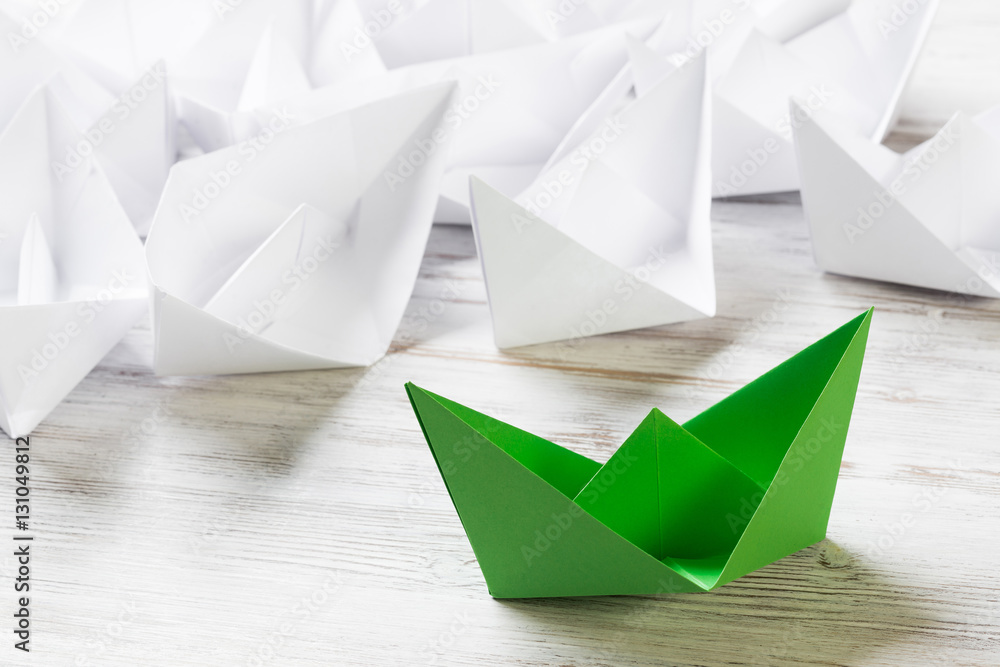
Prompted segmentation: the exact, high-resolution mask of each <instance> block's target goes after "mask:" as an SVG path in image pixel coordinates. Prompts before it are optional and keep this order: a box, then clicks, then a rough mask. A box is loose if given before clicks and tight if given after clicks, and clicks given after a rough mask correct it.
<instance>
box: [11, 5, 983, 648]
mask: <svg viewBox="0 0 1000 667" xmlns="http://www.w3.org/2000/svg"><path fill="white" fill-rule="evenodd" d="M998 30H1000V8H998V7H997V6H996V3H995V2H989V1H988V0H944V2H943V7H942V10H941V14H940V16H939V19H938V22H937V24H936V26H935V29H934V32H933V33H932V35H931V40H930V43H929V45H928V49H927V52H926V54H925V57H924V59H923V60H922V62H921V64H920V68H919V70H918V73H917V76H916V78H915V81H914V86H913V88H912V89H911V91H910V93H909V96H908V97H907V103H906V105H905V108H904V113H903V120H902V127H903V129H904V130H905V131H906V132H909V133H912V136H913V137H916V138H920V137H922V136H926V134H927V132H930V131H933V130H934V129H936V127H937V126H938V125H939V124H940V123H941V122H943V120H944V119H945V117H946V116H947V115H948V113H950V111H951V110H953V108H958V107H965V105H966V104H968V106H969V107H976V108H970V110H977V108H983V107H985V106H986V104H985V103H984V99H986V98H987V97H989V95H987V92H989V94H990V95H992V96H994V97H997V98H1000V82H998V76H997V72H998V71H1000V70H998V66H997V65H998V61H997V59H998V58H1000V50H998V49H997V36H998V34H1000V33H998ZM990 87H991V88H990ZM955 91H962V92H961V95H960V96H958V98H955V99H952V95H953V94H955V95H957V93H955ZM959 98H960V99H959ZM896 139H897V140H898V141H900V142H901V143H905V142H906V140H907V138H906V136H905V135H899V136H897V137H896ZM713 220H714V234H715V249H716V266H717V278H718V292H719V314H718V316H717V317H716V318H714V319H711V320H705V321H701V322H692V323H687V324H682V325H679V326H671V327H663V328H657V329H649V330H644V331H636V332H631V333H625V334H617V335H610V336H604V337H600V338H594V339H589V340H586V341H584V342H582V343H580V344H579V345H576V346H572V347H568V346H565V345H559V344H553V345H542V346H537V347H532V348H527V349H522V350H518V351H513V352H508V353H502V352H499V351H497V350H496V349H495V347H494V346H493V343H492V336H491V331H490V324H489V312H488V308H487V305H486V300H485V291H484V287H483V282H482V278H481V276H480V272H479V267H478V263H477V260H476V259H475V248H474V245H473V239H472V234H471V232H470V230H468V229H462V228H451V227H443V228H436V229H435V230H434V232H433V235H432V239H431V243H430V247H429V249H428V253H427V256H426V258H425V260H424V263H423V268H422V271H421V275H420V279H419V283H418V284H417V286H416V290H415V293H414V295H413V298H412V301H411V303H410V305H409V309H408V311H407V317H406V321H405V322H404V324H403V326H402V327H401V329H400V331H399V333H398V335H397V337H396V342H395V344H394V346H393V349H392V351H391V352H390V354H389V355H388V356H387V357H386V358H385V359H384V360H383V361H382V362H381V363H379V364H378V365H377V366H375V367H373V368H370V369H357V370H347V371H326V372H305V373H282V374H272V375H257V376H245V377H213V378H157V377H154V376H153V375H152V374H151V372H150V369H149V364H150V361H151V335H150V331H149V326H148V323H145V324H143V325H141V326H139V327H137V328H136V329H135V330H134V331H132V332H131V333H130V334H129V335H128V336H127V338H126V339H125V340H124V341H123V342H122V343H121V344H120V345H119V346H118V347H117V348H116V349H115V350H114V351H113V352H112V353H111V355H110V356H109V357H108V358H107V359H106V360H105V361H104V362H103V363H102V364H101V365H100V366H99V367H98V368H97V369H96V370H95V371H94V372H93V373H91V375H90V376H89V377H88V378H87V379H86V380H84V382H83V383H82V384H81V385H80V386H79V387H78V388H77V389H76V390H75V391H74V392H73V393H72V394H71V395H70V396H69V398H68V399H67V400H66V401H65V402H64V403H63V404H62V405H61V406H60V407H59V408H58V409H57V410H56V411H55V412H54V413H53V414H52V415H51V416H50V417H49V418H48V419H46V420H45V422H44V423H43V424H42V426H41V427H40V428H38V429H37V430H36V432H35V433H34V434H33V437H32V449H33V477H32V482H33V487H34V489H33V500H32V504H33V528H34V533H35V535H36V541H35V543H34V547H33V548H34V550H35V554H34V560H33V563H32V566H33V584H34V585H33V589H32V614H33V617H32V618H33V627H34V630H35V632H34V634H33V637H32V647H33V653H32V655H31V658H30V661H28V660H23V659H22V657H21V656H20V655H18V652H15V651H14V650H13V648H12V646H11V644H12V643H13V642H12V641H11V639H10V638H11V634H10V630H5V635H6V636H7V637H8V640H7V641H6V642H5V643H4V645H3V646H0V664H5V665H22V664H31V665H60V666H62V665H101V666H105V665H170V666H175V665H176V666H180V665H260V664H269V665H379V666H394V665H509V664H515V665H525V666H527V665H537V666H542V665H580V666H599V665H613V666H617V665H729V664H762V665H770V664H810V665H812V664H823V665H900V664H913V665H927V664H934V663H944V664H975V665H995V664H997V662H998V660H1000V583H998V578H997V554H998V550H1000V549H998V548H1000V531H998V526H1000V522H998V521H997V517H996V512H997V508H998V506H1000V420H998V418H1000V409H998V407H997V406H998V403H997V396H998V394H1000V345H998V340H1000V301H989V300H981V299H965V298H956V297H954V296H952V295H947V294H942V293H937V292H932V291H926V290H919V289H911V288H906V287H899V286H893V285H888V284H881V283H875V282H867V281H862V280H856V279H851V278H845V277H839V276H834V275H828V274H823V273H822V272H820V271H819V270H818V268H817V267H816V266H815V264H814V262H813V260H812V256H811V249H810V244H809V240H808V235H807V230H806V227H805V223H804V221H803V215H802V209H801V206H800V205H799V203H798V197H797V196H794V195H787V196H775V197H767V198H761V199H759V200H756V201H723V202H717V203H716V204H715V206H714V209H713ZM872 305H874V306H875V307H876V309H877V312H876V315H875V319H874V322H873V326H872V331H871V338H870V342H869V347H868V355H867V360H866V364H865V367H864V372H863V375H862V379H861V385H860V388H859V393H858V400H857V405H856V409H855V416H854V420H853V423H852V425H851V430H850V435H849V437H848V444H847V447H846V451H845V454H844V464H843V467H842V471H841V478H840V484H839V486H838V489H837V495H836V499H835V502H834V507H833V513H832V518H831V521H830V527H829V540H828V541H827V542H825V543H822V544H820V545H817V546H815V547H811V548H808V549H805V550H803V551H801V552H799V553H797V554H795V555H793V556H790V557H788V558H785V559H783V560H781V561H779V562H777V563H775V564H773V565H771V566H769V567H766V568H764V569H762V570H760V571H758V572H756V573H753V574H751V575H748V576H746V577H744V578H742V579H739V580H737V581H735V582H733V583H731V584H729V585H727V586H725V587H723V588H721V589H719V590H718V591H716V592H713V593H710V594H698V595H683V596H665V597H612V598H600V599H598V598H589V599H578V600H537V601H504V602H499V601H495V600H493V599H491V598H490V597H489V596H488V594H487V592H486V587H485V585H484V583H483V580H482V577H481V575H480V573H479V570H478V567H477V565H476V562H475V559H474V556H473V553H472V550H471V548H470V547H469V544H468V541H467V540H466V538H465V535H464V533H463V531H462V527H461V524H460V523H459V521H458V518H457V516H456V513H455V510H454V508H453V507H452V506H451V504H450V501H449V499H448V495H447V493H446V491H445V488H444V484H443V483H442V481H441V480H440V477H439V476H438V473H437V471H436V469H435V466H434V462H433V459H432V457H431V455H430V453H429V451H428V449H427V446H426V445H425V444H424V442H423V438H422V436H421V434H420V431H419V428H418V426H417V422H416V419H415V418H414V416H413V414H412V412H411V410H410V407H409V405H408V402H407V399H406V396H405V393H404V391H403V383H404V382H406V381H408V380H412V381H414V382H417V383H418V384H420V385H422V386H425V387H427V388H428V389H431V390H433V391H436V392H439V393H442V394H444V395H446V396H449V397H453V398H455V399H457V400H459V401H462V402H464V403H467V404H468V405H470V406H471V407H475V408H478V409H481V410H483V411H486V412H488V413H490V414H493V415H495V416H497V417H500V418H501V419H505V420H507V421H510V422H513V423H514V424H516V425H518V426H521V427H523V428H525V429H527V430H529V431H532V432H535V433H538V434H540V435H542V436H545V437H547V438H549V439H552V440H554V441H556V442H559V443H560V444H562V445H565V446H568V447H570V448H572V449H575V450H576V451H579V452H581V453H583V454H585V455H587V456H591V457H594V458H598V459H600V460H604V459H606V458H607V457H608V456H610V454H611V453H612V452H613V451H614V449H615V448H616V447H617V446H618V444H620V442H621V441H622V440H623V439H624V438H625V437H626V435H627V434H628V433H630V432H631V431H632V429H633V428H634V427H635V426H636V425H637V424H638V423H639V421H640V420H641V419H642V417H643V416H644V415H645V414H646V413H647V412H648V410H649V409H650V408H651V407H653V406H657V407H659V408H661V409H662V410H664V411H665V412H666V413H667V414H669V415H670V416H672V417H673V418H674V419H676V420H678V421H683V420H685V419H687V418H690V417H692V416H693V415H695V414H697V413H698V412H699V411H701V410H702V409H704V408H705V407H707V406H709V405H711V404H713V403H714V402H716V401H717V400H719V399H721V398H723V397H724V396H726V395H727V394H728V393H730V392H731V391H733V390H735V389H737V388H739V387H740V386H742V385H743V384H745V383H746V382H748V381H749V380H751V379H753V378H754V377H756V376H757V375H759V374H760V373H762V372H764V371H766V370H768V369H769V368H771V367H772V366H774V365H775V364H777V363H779V362H781V361H783V360H784V359H786V358H787V357H789V356H791V355H792V354H794V353H795V352H797V351H798V350H800V349H802V348H803V347H805V346H807V345H809V344H810V343H812V342H814V341H815V340H816V339H818V338H819V337H821V336H822V335H824V334H825V333H827V332H829V331H831V330H833V329H834V328H836V327H837V326H839V325H841V324H843V323H844V322H846V321H848V320H849V319H850V318H852V317H854V316H855V315H857V314H858V313H860V312H862V311H863V310H865V309H866V308H868V307H869V306H872ZM4 465H8V463H4ZM9 465H10V467H9V468H6V469H7V470H10V471H12V470H13V462H12V461H10V462H9ZM5 488H7V489H8V490H10V489H11V488H12V486H11V483H10V482H8V483H7V484H6V486H5ZM8 496H10V494H8ZM10 507H11V510H8V511H10V512H11V513H13V512H12V505H11V506H10ZM8 518H9V519H10V520H13V518H12V517H8ZM4 523H5V524H7V521H6V520H5V521H4ZM10 534H11V533H10V531H9V530H5V532H4V533H3V536H4V538H5V539H7V540H9V538H10ZM8 544H9V541H8ZM15 569H16V563H15V562H14V558H13V556H12V555H10V554H9V553H7V554H5V555H3V556H0V574H2V577H3V580H4V581H6V582H9V581H11V577H13V576H14V572H15ZM3 590H5V591H6V593H4V594H3V595H0V611H2V613H4V614H5V617H6V618H8V619H10V618H11V616H10V614H11V613H12V611H13V604H14V593H13V592H12V591H11V590H10V587H9V586H8V585H6V584H5V585H4V587H3Z"/></svg>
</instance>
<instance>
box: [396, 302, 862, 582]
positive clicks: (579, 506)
mask: <svg viewBox="0 0 1000 667" xmlns="http://www.w3.org/2000/svg"><path fill="white" fill-rule="evenodd" d="M871 316H872V311H870V310H869V311H868V312H867V313H865V314H862V315H860V316H859V317H857V318H855V319H854V320H852V321H851V322H849V323H848V324H846V325H844V326H843V327H841V328H840V329H838V330H836V331H834V332H833V333H832V334H830V335H829V336H827V337H825V338H823V339H822V340H820V341H819V342H817V343H815V344H813V345H811V346H810V347H808V348H806V349H805V350H803V351H802V352H800V353H799V354H797V355H795V356H794V357H792V358H791V359H789V360H788V361H786V362H785V363H783V364H781V365H780V366H778V367H776V368H775V369H773V370H771V371H770V372H768V373H766V374H765V375H763V376H761V377H760V378H758V379H757V380H755V381H753V382H752V383H750V384H749V385H747V386H746V387H744V388H743V389H740V390H739V391H737V392H736V393H734V394H732V395H731V396H729V397H728V398H726V399H724V400H723V401H721V402H719V403H717V404H716V405H714V406H713V407H711V408H709V409H708V410H706V411H705V412H703V413H702V414H700V415H698V416H697V417H695V418H694V419H692V420H690V421H688V422H687V423H685V424H684V425H683V426H682V425H679V424H677V423H675V422H673V421H671V420H670V418H669V417H667V416H666V415H664V414H663V413H662V412H660V411H658V410H655V409H654V410H653V411H652V412H651V413H650V414H649V416H648V417H646V419H645V420H643V422H642V423H641V424H640V425H639V427H638V428H637V429H636V430H635V432H633V433H632V435H631V436H630V437H629V438H628V440H626V441H625V443H624V444H623V445H622V446H621V447H620V448H619V449H618V451H617V452H615V454H614V455H613V456H612V457H611V458H610V459H609V460H608V462H607V463H605V464H604V465H603V466H602V465H601V464H599V463H597V462H596V461H592V460H590V459H588V458H586V457H584V456H580V455H579V454H575V453H574V452H572V451H569V450H567V449H564V448H562V447H560V446H558V445H556V444H554V443H552V442H549V441H547V440H544V439H543V438H540V437H538V436H535V435H532V434H530V433H527V432H525V431H521V430H519V429H517V428H514V427H513V426H509V425H507V424H505V423H503V422H500V421H497V420H495V419H492V418H490V417H487V416H486V415H483V414H480V413H478V412H476V411H474V410H471V409H469V408H467V407H464V406H462V405H459V404H458V403H455V402H453V401H450V400H448V399H446V398H443V397H441V396H437V395H435V394H432V393H430V392H428V391H425V390H423V389H420V388H419V387H417V386H415V385H413V384H407V385H406V390H407V393H408V395H409V397H410V402H411V404H412V406H413V410H414V412H415V413H416V415H417V419H418V420H419V422H420V427H421V429H422V430H423V433H424V437H425V438H426V439H427V443H428V445H429V446H430V449H431V452H432V453H433V455H434V459H435V461H436V462H437V466H438V470H439V471H440V473H441V475H442V477H443V478H444V481H445V484H446V486H447V488H448V493H449V494H450V496H451V499H452V502H453V503H454V504H455V509H456V510H457V511H458V515H459V518H460V519H461V521H462V526H463V527H464V528H465V532H466V534H467V535H468V537H469V542H470V543H471V544H472V549H473V551H474V552H475V554H476V559H477V560H478V561H479V566H480V568H481V569H482V571H483V576H484V577H485V579H486V583H487V586H488V587H489V591H490V594H491V595H492V596H493V597H497V598H518V597H562V596H584V595H640V594H658V593H681V592H696V591H706V590H711V589H714V588H717V587H719V586H722V585H723V584H726V583H728V582H730V581H732V580H734V579H736V578H738V577H741V576H743V575H745V574H748V573H750V572H753V571H754V570H757V569H758V568H761V567H764V566H765V565H768V564H770V563H772V562H774V561H776V560H778V559H780V558H783V557H785V556H787V555H789V554H792V553H794V552H796V551H798V550H799V549H802V548H805V547H807V546H809V545H811V544H814V543H816V542H818V541H819V540H821V539H823V538H824V537H825V535H826V528H827V523H828V521H829V516H830V507H831V504H832V502H833V494H834V490H835V488H836V484H837V476H838V473H839V470H840V462H841V457H842V455H843V448H844V442H845V439H846V437H847V429H848V424H849V422H850V419H851V412H852V410H853V407H854V399H855V394H856V392H857V387H858V379H859V377H860V373H861V365H862V362H863V359H864V352H865V346H866V343H867V340H868V330H869V326H870V323H871Z"/></svg>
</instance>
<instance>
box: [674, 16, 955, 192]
mask: <svg viewBox="0 0 1000 667" xmlns="http://www.w3.org/2000/svg"><path fill="white" fill-rule="evenodd" d="M727 4H728V3H727ZM765 5H771V6H774V5H777V6H776V7H774V8H773V9H772V10H771V11H770V12H767V13H766V14H765V15H764V16H762V17H761V18H760V20H759V21H757V22H755V23H754V24H753V25H752V29H751V30H749V31H747V32H745V33H743V34H740V30H739V28H738V25H734V26H724V28H723V29H724V32H723V34H722V38H723V39H720V40H718V42H719V43H716V41H713V42H712V45H711V47H710V49H709V52H710V53H713V55H714V52H718V57H714V58H712V66H713V71H715V72H717V74H718V78H717V79H716V80H715V81H714V84H713V88H714V93H715V96H714V100H713V110H714V115H715V118H714V121H713V124H714V130H713V136H712V172H713V173H712V185H713V194H714V195H715V196H717V197H718V196H735V195H750V194H759V193H767V192H782V191H789V190H797V189H798V187H799V181H798V172H797V171H796V166H795V151H794V150H793V146H792V129H793V127H794V126H795V124H796V123H797V122H798V121H797V119H796V118H794V117H789V115H788V101H789V99H790V98H791V97H800V98H803V99H808V100H809V102H810V104H811V105H812V107H813V108H812V109H810V111H811V110H814V109H817V108H824V109H828V110H830V111H833V112H835V113H838V114H841V115H843V116H844V117H846V118H849V119H850V120H851V122H852V123H853V124H854V125H855V126H856V127H858V128H859V130H860V131H861V132H862V133H863V134H864V135H865V136H867V137H869V138H870V139H872V140H874V141H881V140H882V139H883V138H884V137H885V135H886V134H887V133H888V132H889V129H890V128H891V127H892V124H893V123H894V122H895V120H896V115H897V110H898V105H899V100H900V97H901V96H902V94H903V91H904V89H905V87H906V84H907V82H908V81H909V78H910V74H911V72H912V71H913V67H914V65H915V64H916V61H917V57H918V55H919V52H920V48H921V47H922V45H923V43H924V40H925V39H926V37H927V33H928V31H929V29H930V24H931V20H932V19H933V18H934V14H935V12H936V11H937V6H938V1H937V0H927V1H926V2H916V1H914V2H912V3H900V2H897V1H896V0H854V1H853V2H850V3H848V2H845V1H844V0H824V1H822V2H816V1H815V0H810V2H808V3H805V2H797V1H795V0H792V1H786V2H783V3H774V2H771V3H765ZM848 5H849V6H848ZM904 5H905V6H906V7H907V8H908V9H907V11H905V12H904V11H903V10H902V9H901V7H902V6H904ZM911 7H912V10H911V9H909V8H911ZM837 9H842V10H843V11H835V10H837ZM831 10H834V11H831ZM730 11H731V12H733V13H734V14H735V16H736V17H737V19H739V18H741V16H742V15H743V14H745V12H740V11H739V10H737V9H736V8H734V7H730ZM712 18H714V17H711V16H710V17H709V19H712ZM705 25H707V23H704V22H702V23H700V24H695V25H694V26H693V31H694V32H696V33H698V32H701V31H704V30H705V29H706V28H705ZM737 35H739V37H738V40H737V43H738V44H739V46H738V48H736V49H735V50H734V52H733V53H732V54H730V53H729V51H730V50H731V49H730V46H731V45H730V46H727V48H722V47H723V44H724V42H725V41H726V38H728V37H730V36H732V37H736V36H737Z"/></svg>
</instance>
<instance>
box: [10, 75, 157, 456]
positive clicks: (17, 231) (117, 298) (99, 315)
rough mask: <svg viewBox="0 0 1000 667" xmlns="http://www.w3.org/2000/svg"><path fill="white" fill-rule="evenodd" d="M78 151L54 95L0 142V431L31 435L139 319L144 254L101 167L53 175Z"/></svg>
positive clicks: (32, 105) (41, 96)
mask: <svg viewBox="0 0 1000 667" xmlns="http://www.w3.org/2000/svg"><path fill="white" fill-rule="evenodd" d="M80 140H81V135H80V133H79V131H78V130H77V129H76V127H75V125H74V124H73V121H72V120H71V119H70V117H69V114H68V112H67V111H66V110H65V109H64V108H62V105H61V103H60V102H59V100H58V98H57V97H56V95H55V94H54V93H53V92H52V91H51V90H49V89H46V88H41V89H38V90H37V91H36V92H35V93H33V94H32V95H31V96H29V98H28V100H27V102H25V104H24V106H23V107H22V108H21V109H20V111H18V112H17V114H15V116H14V118H13V119H12V120H11V121H10V123H9V124H8V126H7V129H6V130H5V131H4V132H3V134H2V135H0V210H3V212H4V214H3V222H2V227H3V228H2V230H0V234H2V240H0V331H2V332H3V336H4V338H5V341H4V344H3V346H2V349H3V358H4V360H3V363H2V364H0V427H2V428H3V430H4V431H5V432H6V433H7V434H8V435H10V436H11V437H19V436H22V435H25V434H27V433H29V432H30V431H31V430H32V429H34V428H35V427H36V426H37V425H38V424H39V422H41V421H42V420H43V419H44V418H45V417H46V415H48V414H49V413H50V412H51V411H52V410H53V408H55V407H56V405H58V404H59V402H60V401H62V399H63V398H64V397H65V396H66V395H67V394H68V393H69V392H70V391H72V389H73V388H74V387H75V386H76V385H77V384H78V383H79V382H80V380H82V379H83V378H84V376H86V375H87V374H88V373H89V372H90V371H91V369H93V368H94V366H96V365H97V364H98V363H99V362H100V361H101V359H102V358H103V357H104V356H105V355H106V354H107V353H108V352H109V351H110V350H111V348H113V347H114V346H115V345H116V344H117V343H118V341H120V340H121V338H122V337H123V336H124V335H125V334H126V333H127V332H128V330H129V329H131V328H132V326H133V325H134V324H135V322H136V321H137V320H138V319H139V318H140V317H142V315H143V313H145V312H146V308H147V303H148V301H147V299H148V296H147V294H148V293H147V289H146V279H145V275H144V273H145V266H144V262H143V257H142V244H141V243H140V241H139V238H138V237H137V236H136V234H135V231H134V229H133V228H132V225H131V223H130V221H129V219H128V216H127V215H126V214H125V211H123V210H122V208H121V205H120V204H119V203H118V200H117V198H116V197H115V194H114V191H113V190H112V188H111V186H110V184H109V183H108V181H107V179H106V178H105V176H104V174H103V173H102V171H101V170H100V168H99V167H98V166H97V165H96V164H95V163H94V162H93V161H92V160H91V159H86V160H85V161H84V162H83V163H82V164H80V165H79V166H77V167H76V168H75V169H73V170H71V171H69V172H65V173H61V174H58V175H56V174H55V173H54V172H53V170H52V167H51V164H52V162H53V161H54V160H57V159H58V158H59V157H60V156H61V154H62V152H63V150H64V149H65V147H66V146H67V145H74V144H75V143H77V142H79V141H80Z"/></svg>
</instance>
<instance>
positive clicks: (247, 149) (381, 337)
mask: <svg viewBox="0 0 1000 667" xmlns="http://www.w3.org/2000/svg"><path fill="white" fill-rule="evenodd" d="M453 91H454V84H451V83H439V84H435V85H433V86H428V87H426V88H421V89H417V90H414V91H411V92H408V93H406V94H403V95H399V96H397V97H391V98H388V99H385V100H380V101H378V102H374V103H372V104H369V105H366V106H362V107H359V108H356V109H352V110H350V111H346V112H344V113H341V114H337V115H333V116H329V117H327V118H324V119H322V120H319V121H316V122H314V123H309V124H306V125H300V126H295V127H292V126H287V127H286V128H284V129H282V128H276V129H275V130H273V131H271V132H270V134H267V135H262V136H260V137H259V138H257V139H255V140H254V141H251V142H248V143H246V144H243V145H240V146H232V147H230V148H226V149H222V150H219V151H215V152H213V153H208V154H206V155H203V156H200V157H197V158H193V159H190V160H186V161H184V162H181V163H178V164H177V165H175V166H174V167H173V169H172V170H171V172H170V177H169V180H168V182H167V187H166V189H165V191H164V194H163V199H162V200H161V202H160V207H159V209H158V210H157V215H156V219H155V221H154V223H153V227H152V229H151V231H150V234H149V239H148V240H147V243H146V258H147V260H148V265H149V276H150V280H151V281H152V284H153V287H154V292H153V295H152V298H153V330H154V335H155V337H156V341H155V352H154V362H153V367H154V370H155V371H156V372H157V373H159V374H165V375H199V374H222V373H256V372H267V371H287V370H304V369H316V368H342V367H347V366H365V365H368V364H371V363H374V362H375V361H377V360H378V359H379V358H380V357H381V356H382V355H383V354H385V351H386V350H387V349H388V348H389V344H390V342H391V341H392V337H393V335H394V334H395V331H396V329H397V327H398V326H399V322H400V321H401V319H402V317H403V312H404V311H405V309H406V304H407V303H408V301H409V298H410V294H411V292H412V291H413V285H414V283H415V282H416V279H417V272H418V270H419V268H420V262H421V259H422V258H423V254H424V249H425V247H426V244H427V238H428V235H429V234H430V228H431V222H432V215H433V211H434V205H435V203H436V201H437V192H438V189H439V187H440V183H441V173H442V171H443V170H444V165H445V161H446V156H447V141H446V139H447V132H446V130H445V129H444V128H442V127H441V121H442V118H443V116H444V113H445V110H446V109H447V108H448V105H449V104H450V103H451V102H452V94H453ZM401 165H406V169H407V170H406V171H405V173H404V172H403V171H402V169H403V167H402V166H401ZM400 174H402V175H400Z"/></svg>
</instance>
